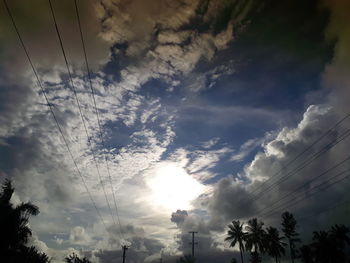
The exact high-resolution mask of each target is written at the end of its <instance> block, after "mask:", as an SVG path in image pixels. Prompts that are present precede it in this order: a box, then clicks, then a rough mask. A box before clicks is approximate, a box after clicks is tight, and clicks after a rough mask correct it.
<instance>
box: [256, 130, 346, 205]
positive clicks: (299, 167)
mask: <svg viewBox="0 0 350 263" xmlns="http://www.w3.org/2000/svg"><path fill="white" fill-rule="evenodd" d="M349 135H350V129H348V130H346V131H345V132H344V133H342V134H341V135H340V137H339V138H337V139H336V140H335V141H332V142H330V143H328V144H327V145H325V146H324V147H323V148H322V149H321V150H319V151H317V152H316V153H315V154H313V155H312V156H311V157H310V158H309V159H308V160H306V161H305V162H303V163H301V164H300V165H299V166H297V167H296V168H294V170H292V171H290V172H288V173H287V174H285V175H284V176H282V177H280V178H279V179H278V180H277V181H276V182H275V183H273V184H271V185H270V186H269V187H267V188H266V189H265V190H264V191H261V192H260V193H258V194H257V195H255V196H253V198H252V200H253V201H254V200H256V199H257V198H258V197H261V196H262V195H264V194H266V193H268V192H269V191H270V190H272V189H273V188H275V187H276V186H277V185H278V184H279V183H281V182H284V181H286V180H287V179H289V178H290V177H291V176H293V175H295V174H296V173H298V172H299V171H301V170H302V169H304V168H305V167H307V166H309V165H310V164H311V163H313V162H314V161H315V160H317V159H318V158H320V157H321V156H322V155H323V154H325V153H326V152H328V151H329V150H330V149H332V148H333V147H335V146H336V145H337V144H339V143H340V142H341V141H343V140H345V139H346V138H347V137H348V136H349Z"/></svg>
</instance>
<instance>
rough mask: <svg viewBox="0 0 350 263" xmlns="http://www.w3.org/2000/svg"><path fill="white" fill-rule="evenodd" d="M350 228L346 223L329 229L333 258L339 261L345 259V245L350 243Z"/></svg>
mask: <svg viewBox="0 0 350 263" xmlns="http://www.w3.org/2000/svg"><path fill="white" fill-rule="evenodd" d="M349 233H350V230H349V228H347V227H346V226H344V225H335V226H332V228H331V230H330V231H329V238H330V240H331V244H332V247H333V251H332V252H333V255H332V258H333V259H336V260H337V261H338V262H343V261H345V258H346V256H345V253H344V250H345V246H346V245H350V237H349Z"/></svg>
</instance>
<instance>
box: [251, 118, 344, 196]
mask: <svg viewBox="0 0 350 263" xmlns="http://www.w3.org/2000/svg"><path fill="white" fill-rule="evenodd" d="M349 117H350V113H348V114H346V115H345V116H344V117H343V118H341V119H340V120H339V121H338V122H337V123H335V124H334V125H333V126H332V127H331V128H329V129H328V130H327V131H326V132H325V133H323V134H322V135H321V136H320V137H318V138H317V139H316V140H315V141H313V142H312V143H311V144H310V145H309V146H307V147H306V148H305V149H304V150H302V151H301V152H300V153H298V154H297V155H296V156H295V157H294V158H293V159H292V160H290V161H289V162H287V164H286V165H284V166H283V167H282V168H281V169H280V170H278V171H277V172H276V173H274V174H273V175H272V176H270V177H269V178H268V179H267V180H266V181H264V182H263V183H262V184H261V185H259V186H258V187H256V188H255V189H254V190H253V191H251V192H250V194H254V193H255V192H256V191H257V190H259V189H260V188H262V187H263V186H264V185H265V184H267V183H268V182H269V181H270V180H272V179H273V178H274V177H275V176H277V175H278V174H280V173H282V172H283V171H284V170H285V169H286V168H287V167H288V166H290V165H291V164H293V163H294V162H295V161H296V160H298V159H299V158H300V157H301V156H302V155H303V154H304V153H306V152H308V151H309V150H311V149H312V147H313V146H314V145H316V144H317V143H318V142H319V141H321V140H322V139H323V138H325V137H326V136H327V135H328V134H330V133H331V132H332V131H333V130H335V128H337V127H338V126H339V125H340V124H341V123H343V122H344V121H345V120H346V119H347V118H349Z"/></svg>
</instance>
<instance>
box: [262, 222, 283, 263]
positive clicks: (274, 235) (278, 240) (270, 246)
mask: <svg viewBox="0 0 350 263" xmlns="http://www.w3.org/2000/svg"><path fill="white" fill-rule="evenodd" d="M282 240H283V237H281V236H280V235H279V232H278V230H277V228H274V227H269V228H267V229H266V235H265V249H266V252H267V253H268V254H269V255H270V256H271V257H273V258H275V260H276V263H278V262H279V261H280V259H281V256H282V255H284V253H285V249H284V247H285V246H286V245H287V244H286V243H284V242H283V241H282Z"/></svg>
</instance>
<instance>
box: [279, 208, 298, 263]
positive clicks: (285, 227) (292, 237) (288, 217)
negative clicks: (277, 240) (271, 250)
mask: <svg viewBox="0 0 350 263" xmlns="http://www.w3.org/2000/svg"><path fill="white" fill-rule="evenodd" d="M296 227H297V221H296V220H295V218H294V216H293V214H291V213H289V212H284V213H283V214H282V231H283V233H284V236H285V237H286V238H287V239H288V243H289V250H290V258H291V261H292V263H294V259H295V257H296V243H297V242H300V239H299V238H298V236H299V234H298V233H297V232H296Z"/></svg>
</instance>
